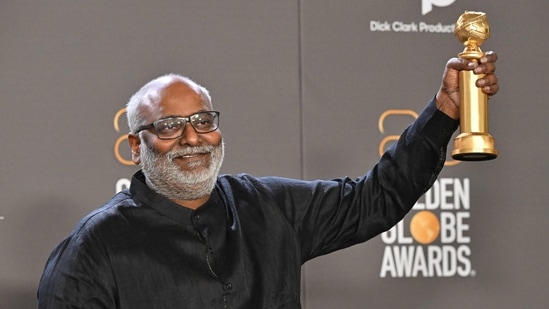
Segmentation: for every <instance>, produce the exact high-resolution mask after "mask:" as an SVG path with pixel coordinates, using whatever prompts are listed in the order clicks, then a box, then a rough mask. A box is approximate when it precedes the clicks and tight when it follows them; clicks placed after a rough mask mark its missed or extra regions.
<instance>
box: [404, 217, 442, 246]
mask: <svg viewBox="0 0 549 309" xmlns="http://www.w3.org/2000/svg"><path fill="white" fill-rule="evenodd" d="M439 232H440V222H439V220H438V218H437V216H435V214H433V213H432V212H430V211H427V210H423V211H420V212H418V213H416V214H415V215H414V217H413V218H412V220H411V221H410V233H411V234H412V237H413V238H414V239H415V240H416V241H417V242H418V243H420V244H424V245H425V244H430V243H432V242H433V241H435V239H437V237H438V234H439Z"/></svg>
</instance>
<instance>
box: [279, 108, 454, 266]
mask: <svg viewBox="0 0 549 309" xmlns="http://www.w3.org/2000/svg"><path fill="white" fill-rule="evenodd" d="M457 126H458V121H456V120H454V119H451V118H450V117H448V116H447V115H446V114H444V113H442V112H440V111H439V110H438V109H437V108H436V106H435V102H434V99H433V100H432V101H431V102H430V103H429V104H428V105H427V106H426V108H425V109H424V110H423V111H422V113H421V114H420V115H419V117H418V118H417V119H416V121H414V122H413V123H412V124H411V125H410V126H409V127H408V128H407V129H406V130H405V131H404V132H403V133H402V135H401V137H400V139H399V140H398V141H397V142H396V143H394V144H393V145H392V146H391V147H390V148H389V149H388V150H387V151H386V152H385V153H384V154H383V156H382V157H381V159H380V160H379V162H378V163H377V164H375V166H374V167H373V168H372V169H371V170H370V171H368V172H367V173H366V174H365V175H364V176H362V177H359V178H357V179H350V178H347V177H344V178H339V179H334V180H330V181H297V180H284V181H280V182H277V183H278V185H280V186H279V187H277V186H278V185H275V186H274V187H275V188H277V189H274V190H275V191H278V190H280V191H278V192H275V193H274V194H275V196H277V197H275V198H276V199H278V200H279V202H278V204H279V207H281V209H282V212H283V213H284V216H285V217H286V218H287V220H288V221H289V222H290V224H291V225H292V226H293V228H294V229H295V232H296V235H297V237H299V242H300V246H301V254H302V259H303V262H305V261H306V260H309V259H311V258H314V257H316V256H319V255H323V254H326V253H329V252H332V251H335V250H338V249H342V248H346V247H349V246H351V245H354V244H357V243H360V242H364V241H366V240H368V239H370V238H372V237H374V236H376V235H378V234H380V233H382V232H384V231H386V230H388V229H389V228H391V227H392V226H393V225H395V224H396V223H397V222H398V221H400V220H401V219H402V218H403V217H404V216H405V215H406V213H408V211H409V210H410V209H411V208H412V207H413V205H414V204H415V202H416V201H417V200H418V199H419V197H421V195H423V194H424V193H425V192H426V191H427V190H428V189H429V188H430V187H431V186H432V185H433V183H434V182H435V180H436V179H437V177H438V174H439V172H440V171H441V169H442V167H443V165H444V162H445V160H446V147H447V144H448V142H449V140H450V138H451V136H452V134H453V132H454V131H455V130H456V128H457Z"/></svg>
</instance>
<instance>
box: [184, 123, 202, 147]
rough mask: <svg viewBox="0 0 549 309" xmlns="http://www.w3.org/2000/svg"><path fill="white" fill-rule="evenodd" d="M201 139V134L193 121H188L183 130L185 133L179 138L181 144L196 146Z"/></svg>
mask: <svg viewBox="0 0 549 309" xmlns="http://www.w3.org/2000/svg"><path fill="white" fill-rule="evenodd" d="M199 140H200V136H199V134H198V133H196V131H195V129H194V128H193V126H192V125H191V123H190V122H187V123H186V124H185V128H184V130H183V135H181V138H180V139H179V144H180V145H190V146H195V145H198V144H199Z"/></svg>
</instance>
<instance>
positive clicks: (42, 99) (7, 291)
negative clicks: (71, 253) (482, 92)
mask: <svg viewBox="0 0 549 309" xmlns="http://www.w3.org/2000/svg"><path fill="white" fill-rule="evenodd" d="M548 9H549V3H548V2H547V1H546V0H525V1H521V2H520V4H517V2H516V1H512V0H484V1H482V0H476V1H473V0H414V1H399V0H383V1H382V0H370V1H358V0H356V1H351V0H348V1H328V0H315V1H308V0H301V1H296V0H293V1H291V0H281V1H253V2H252V1H244V0H240V1H230V2H229V1H226V2H221V1H180V0H172V1H155V2H154V3H153V2H151V1H144V0H139V1H137V0H136V1H116V2H111V1H107V2H105V1H69V0H56V1H31V0H17V1H15V0H3V1H1V2H0V104H1V108H2V110H1V113H0V117H1V121H0V132H2V133H1V134H0V138H1V140H0V144H1V145H2V151H0V160H1V162H2V164H1V170H0V197H1V198H0V308H33V307H35V304H36V301H35V297H36V288H37V284H38V280H39V278H40V275H41V273H42V270H43V267H44V263H45V261H46V259H47V257H48V255H49V254H50V252H51V250H52V249H53V247H54V246H55V245H56V244H57V243H58V242H59V241H61V239H62V238H64V237H65V236H66V235H67V234H68V233H69V232H70V231H71V229H72V228H73V227H74V226H75V224H76V223H77V221H78V220H79V219H80V218H81V217H83V216H84V215H85V214H87V213H88V212H90V211H91V210H93V209H94V208H96V207H99V206H100V205H101V204H103V203H104V202H105V201H107V200H108V199H109V198H110V197H111V196H112V195H113V194H114V193H115V192H116V191H118V190H121V189H123V188H125V187H126V186H127V184H128V179H129V178H130V176H131V175H132V173H133V172H134V171H136V170H137V169H136V167H134V166H132V165H129V162H128V160H129V159H130V156H129V150H128V147H127V144H126V142H125V141H124V136H125V134H126V133H127V130H128V127H127V124H126V121H125V114H124V110H123V108H124V105H125V103H126V101H127V100H128V98H129V97H130V95H131V94H133V93H134V92H135V91H136V90H137V89H138V88H139V87H141V85H143V84H144V83H145V82H147V81H148V80H150V79H152V78H154V77H157V76H158V75H161V74H165V73H169V72H176V73H181V74H184V75H188V76H190V77H192V78H193V79H195V80H196V81H197V82H199V83H201V84H203V85H205V86H206V87H208V88H209V90H210V92H211V94H212V96H213V102H214V105H215V107H216V109H218V110H220V111H221V113H222V116H221V128H222V131H223V133H224V135H225V138H226V143H227V154H226V160H225V165H224V167H223V170H222V172H223V173H239V172H247V173H251V174H253V175H256V176H262V175H277V176H286V177H295V178H303V179H316V178H333V177H339V176H350V177H357V176H359V175H361V174H363V173H365V172H366V171H367V170H368V169H369V168H370V167H371V166H372V165H373V164H374V163H375V162H376V161H377V160H378V158H379V154H380V151H381V150H383V149H385V148H386V147H387V146H388V145H389V144H390V143H391V142H392V141H393V140H394V138H395V136H397V135H398V134H400V132H401V131H402V130H403V129H404V127H405V126H406V125H407V124H408V123H409V122H410V121H412V120H413V118H414V117H415V115H416V114H417V113H419V112H420V111H421V109H422V108H423V107H424V106H425V104H426V103H427V102H428V101H429V100H430V99H431V98H432V97H433V96H434V94H435V92H436V90H437V89H438V86H439V84H440V77H441V75H442V71H443V69H444V65H445V63H446V61H447V59H449V58H450V57H454V56H455V55H457V53H459V52H460V51H461V50H462V46H461V44H460V43H459V42H458V41H457V39H456V38H455V37H454V35H453V33H452V26H453V24H454V23H455V21H456V20H457V18H458V16H459V15H460V14H461V13H463V12H464V11H465V10H477V11H484V12H486V13H487V15H488V20H489V22H490V26H491V31H492V36H491V37H490V39H489V40H488V41H486V42H485V43H484V44H483V45H482V48H483V49H484V50H495V51H497V52H498V54H499V57H500V59H499V62H498V75H499V77H500V85H501V91H500V93H499V94H498V95H497V96H496V97H494V98H493V99H492V100H490V104H489V105H490V114H489V115H490V123H489V129H490V133H491V134H492V135H493V136H494V137H495V139H496V148H497V149H498V150H499V152H500V156H499V157H498V158H497V159H496V160H493V161H487V162H468V163H467V162H461V163H459V162H455V161H453V160H452V159H450V158H449V160H448V162H447V166H446V167H445V169H444V171H443V173H442V174H441V175H440V178H439V179H438V181H437V182H436V184H435V186H434V187H433V189H432V190H431V191H429V192H428V193H427V194H426V195H425V196H424V197H423V198H422V199H421V200H420V201H419V202H418V204H417V205H416V207H415V208H414V209H413V210H412V211H411V212H410V214H409V215H408V216H407V217H406V218H405V219H404V221H403V222H402V223H400V224H399V225H397V226H396V227H395V228H393V229H392V230H391V231H389V232H387V233H385V234H383V235H382V236H379V237H377V238H375V239H372V240H371V241H369V242H367V243H365V244H361V245H358V246H354V247H352V248H349V249H346V250H343V251H340V252H337V253H333V254H331V255H327V256H324V257H320V258H318V259H316V260H313V261H311V262H309V263H307V264H305V266H304V267H303V290H302V303H303V307H304V308H309V309H312V308H314V309H317V308H320V309H323V308H326V309H332V308H365V307H368V308H546V307H547V306H549V296H548V295H549V294H548V293H547V282H549V270H548V269H547V263H546V259H547V258H546V256H547V255H548V253H549V248H548V247H547V241H546V240H545V237H546V235H548V234H549V227H548V224H547V218H548V217H549V216H548V215H549V213H548V209H547V204H548V202H547V201H548V198H549V194H548V191H549V190H548V188H549V186H548V180H547V179H548V178H547V173H548V172H549V170H548V165H547V163H546V160H545V157H546V154H547V151H548V150H549V146H548V143H547V136H548V135H549V128H548V125H547V123H548V122H547V121H546V115H547V114H548V113H549V107H548V105H547V95H546V92H547V82H548V79H547V73H548V69H549V64H548V62H547V61H546V60H547V56H548V54H547V50H548V49H549V43H548V41H547V34H546V31H547V29H548V26H549V24H548V19H547V17H546V16H545V15H546V14H545V12H547V10H548ZM450 148H452V145H451V146H450ZM422 219H424V220H425V219H427V221H426V222H428V223H430V224H434V225H436V226H439V227H440V232H439V233H438V234H436V235H435V236H436V237H435V238H433V239H426V238H425V237H421V236H418V235H417V234H412V232H411V228H410V227H411V225H412V223H413V222H414V220H416V222H417V220H420V221H421V220H422Z"/></svg>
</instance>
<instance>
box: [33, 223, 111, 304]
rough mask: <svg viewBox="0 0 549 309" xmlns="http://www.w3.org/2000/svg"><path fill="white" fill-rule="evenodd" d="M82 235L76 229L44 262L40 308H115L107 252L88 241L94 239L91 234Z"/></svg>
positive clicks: (40, 287)
mask: <svg viewBox="0 0 549 309" xmlns="http://www.w3.org/2000/svg"><path fill="white" fill-rule="evenodd" d="M82 235H83V234H81V233H78V232H76V233H73V234H72V235H71V236H70V237H68V238H66V239H65V240H63V241H62V242H61V243H60V244H59V245H58V246H57V247H56V248H55V250H54V251H53V252H52V254H51V256H50V257H49V259H48V261H47V262H46V267H45V269H44V272H43V274H42V278H41V279H40V283H39V287H38V295H37V296H38V308H39V309H46V308H47V309H50V308H51V309H54V308H55V309H63V308H105V309H107V308H118V306H117V304H116V300H115V296H114V295H115V293H114V285H113V283H112V282H113V280H112V278H110V277H109V267H108V266H107V265H108V263H107V262H106V259H107V257H106V254H104V252H103V251H102V250H101V247H102V246H101V245H98V244H97V243H96V244H94V245H91V244H92V243H93V242H95V241H96V239H95V240H94V239H93V235H92V234H85V233H84V236H82ZM90 236H92V237H90ZM92 247H93V248H94V249H91V248H92Z"/></svg>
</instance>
